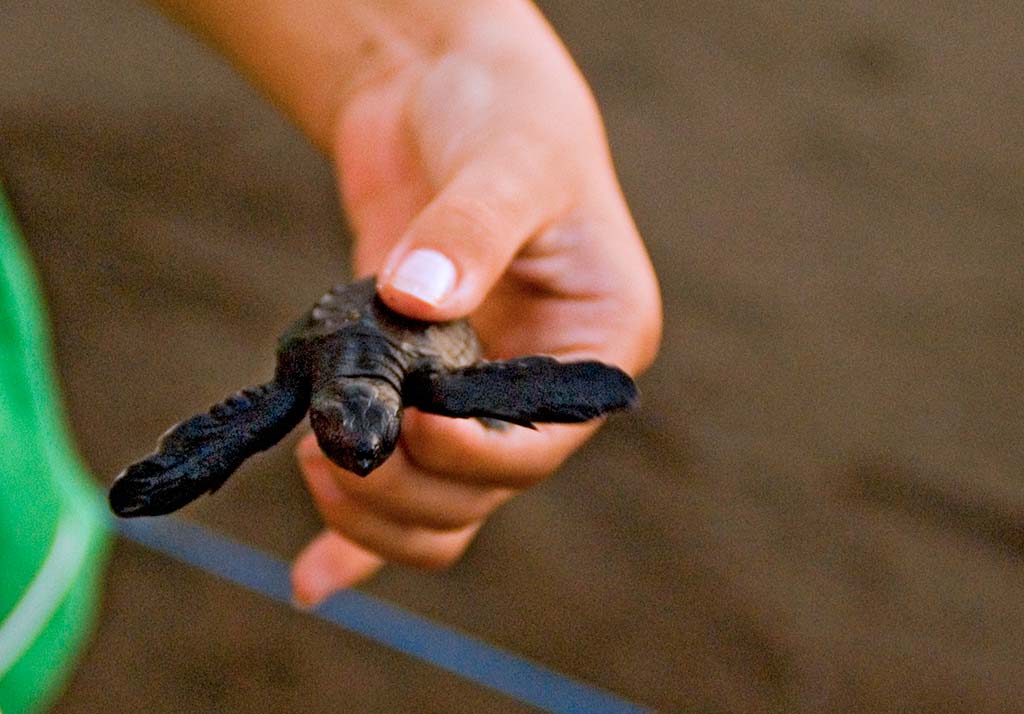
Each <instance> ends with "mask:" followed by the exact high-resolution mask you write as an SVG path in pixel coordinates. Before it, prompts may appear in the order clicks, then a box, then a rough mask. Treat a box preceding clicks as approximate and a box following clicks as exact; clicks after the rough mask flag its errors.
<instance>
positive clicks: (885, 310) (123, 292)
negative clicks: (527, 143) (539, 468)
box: [0, 0, 1024, 714]
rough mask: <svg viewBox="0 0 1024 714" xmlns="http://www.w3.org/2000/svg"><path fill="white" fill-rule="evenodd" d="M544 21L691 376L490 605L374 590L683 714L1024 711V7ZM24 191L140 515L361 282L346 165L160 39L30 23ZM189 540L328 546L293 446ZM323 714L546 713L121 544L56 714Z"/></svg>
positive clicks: (438, 579) (15, 110)
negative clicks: (320, 316) (228, 408)
mask: <svg viewBox="0 0 1024 714" xmlns="http://www.w3.org/2000/svg"><path fill="white" fill-rule="evenodd" d="M541 5H542V7H543V9H544V10H545V12H546V13H547V15H548V17H549V18H550V19H551V21H552V23H553V24H554V25H555V27H556V28H557V29H558V31H559V32H560V34H561V35H562V37H563V38H564V40H565V42H566V43H567V44H568V46H569V48H570V49H571V51H572V53H573V55H574V56H575V58H576V59H577V61H578V62H579V64H580V65H581V67H582V69H583V72H584V74H585V75H586V76H587V78H588V79H589V81H590V82H591V83H592V85H593V88H594V91H595V93H596V95H597V97H598V100H599V102H600V105H601V107H602V109H603V111H604V116H605V120H606V122H607V125H608V131H609V135H610V139H611V143H612V145H613V151H614V155H615V157H616V161H617V166H618V170H619V172H620V176H621V179H622V182H623V186H624V189H625V192H626V194H627V196H628V198H629V201H630V204H631V206H632V208H633V210H634V215H635V217H636V220H637V223H638V224H639V226H640V229H641V231H642V233H643V234H644V236H645V238H646V239H647V241H648V245H649V248H650V251H651V253H652V256H653V259H654V262H655V265H656V267H657V269H658V271H659V274H660V277H661V280H662V289H663V293H664V298H665V308H666V320H667V322H666V333H665V342H664V346H663V350H662V354H661V357H660V359H659V361H658V363H657V364H656V365H655V366H654V368H653V369H652V370H651V371H650V372H649V373H648V374H647V375H646V376H645V377H644V379H643V380H642V382H641V388H642V389H643V391H644V404H643V408H642V410H640V411H639V412H637V413H634V414H630V415H626V416H621V417H617V418H615V419H613V420H612V421H611V422H610V424H609V425H608V426H607V427H606V428H605V429H604V430H603V431H602V432H601V433H600V435H599V436H598V437H597V438H596V439H595V440H594V441H593V442H592V443H590V444H589V445H588V446H587V447H586V448H584V449H583V450H582V451H581V452H580V453H578V454H577V455H576V456H575V457H574V458H573V459H572V460H571V461H570V462H569V463H568V464H567V465H566V466H565V467H564V468H563V469H562V470H561V471H560V472H559V473H558V474H557V475H556V476H555V477H554V478H552V479H550V480H549V481H548V482H547V483H545V484H543V485H542V486H540V487H539V488H535V489H533V490H532V491H530V492H529V493H527V494H526V495H525V496H523V497H521V498H519V499H517V500H515V501H514V502H512V503H511V504H509V505H508V506H507V507H505V508H503V509H502V510H500V511H499V512H498V513H497V515H496V516H495V517H494V518H492V519H491V521H490V522H489V524H488V525H487V527H485V528H484V530H483V531H482V532H481V534H480V536H479V538H478V539H477V541H476V543H475V544H474V546H473V547H472V548H471V550H470V551H469V553H468V555H467V556H466V557H465V559H464V560H463V561H462V562H461V563H460V564H458V565H457V566H456V567H455V568H454V569H453V570H451V571H450V572H448V573H445V574H441V575H437V574H421V573H418V572H414V571H412V570H409V569H405V568H400V567H392V568H388V569H387V570H385V571H384V572H383V573H382V574H381V575H380V576H379V577H378V578H377V579H376V580H375V581H373V582H372V583H371V584H369V585H367V586H366V587H365V590H366V591H368V592H370V593H373V594H376V595H379V596H381V597H384V598H387V599H389V600H392V601H394V602H397V603H400V604H402V605H404V606H406V607H408V608H411V609H412V610H414V611H416V612H419V613H422V614H425V615H427V616H429V617H433V618H436V619H438V620H440V621H442V622H444V623H447V624H449V625H451V626H454V627H457V628H460V629H463V630H465V631H468V632H471V633H473V634H475V635H477V636H480V637H482V638H484V639H487V640H489V641H491V642H494V643H497V644H499V645H501V646H503V647H505V648H508V649H510V650H513V651H516V652H519V653H522V654H524V655H526V656H528V657H531V658H534V659H536V660H539V661H540V662H542V663H544V664H546V665H548V666H550V667H552V668H555V669H557V670H560V671H563V672H566V673H569V674H572V675H575V676H577V677H580V678H583V679H585V680H588V681H590V682H594V683H596V684H599V685H601V686H603V687H606V688H608V689H611V690H613V691H615V692H617V693H619V694H621V695H623V696H625V697H628V698H630V699H633V700H635V701H638V702H642V703H644V704H647V705H650V706H653V707H655V708H657V709H659V710H661V711H666V712H669V711H671V712H684V711H701V712H768V711H786V712H788V711H808V712H810V711H815V712H816V711H850V712H886V711H901V712H906V711H914V712H918V711H920V712H940V711H941V712H961V711H962V712H1008V711H1024V705H1022V704H1021V702H1022V701H1024V483H1022V467H1024V417H1022V414H1024V411H1022V407H1024V389H1022V386H1021V385H1022V384H1024V360H1022V359H1021V357H1022V354H1024V327H1022V326H1024V269H1022V266H1024V241H1022V232H1024V139H1022V137H1024V54H1022V53H1021V46H1022V41H1024V6H1022V5H1021V4H1020V3H1018V2H991V3H983V4H974V3H954V2H941V3H937V2H920V1H916V0H911V1H909V2H901V3H895V2H870V1H868V2H858V3H848V2H840V1H839V0H826V1H824V2H819V3H798V2H778V3H770V4H752V3H748V2H731V1H725V2H656V3H637V4H630V5H628V6H626V5H623V4H621V3H612V2H607V3H605V2H602V3H579V2H568V1H567V0H566V1H562V0H548V1H545V2H541ZM538 111H543V107H538ZM0 180H2V181H3V182H4V183H5V185H6V187H7V191H8V194H9V197H10V199H11V202H12V204H13V207H14V210H15V212H16V214H17V216H18V218H19V220H20V223H21V225H22V228H23V230H24V233H25V234H26V236H25V237H26V240H27V242H28V244H29V247H30V249H31V251H32V253H33V255H34V258H35V260H36V262H37V265H38V268H39V270H40V273H41V277H42V281H43V285H44V290H45V296H46V298H47V300H48V303H49V306H50V311H51V318H52V323H53V330H54V333H55V341H56V350H57V355H58V360H59V370H60V377H61V381H62V383H63V387H64V390H65V398H66V401H67V405H68V409H69V412H70V418H71V422H72V426H73V428H74V431H75V434H76V437H77V440H78V444H79V446H80V450H81V452H82V453H83V455H84V457H85V459H86V461H87V462H88V464H89V465H90V466H91V468H92V470H93V472H94V473H95V474H96V477H97V479H98V480H100V481H102V482H103V483H104V484H106V483H108V482H109V480H110V479H111V478H112V477H113V475H114V474H116V473H117V471H118V470H119V469H120V468H121V467H122V466H123V465H124V464H125V463H127V462H129V461H131V460H132V459H133V458H134V457H136V456H137V455H139V454H142V453H145V452H147V451H148V450H149V449H150V448H151V447H152V444H153V442H154V439H155V437H156V435H158V434H160V433H161V432H162V431H163V430H164V429H165V428H166V427H167V425H169V424H171V423H173V422H175V421H177V420H178V419H180V418H181V417H183V416H185V415H187V414H190V413H192V411H194V410H196V409H197V408H199V407H205V406H206V405H208V404H210V403H212V402H214V401H218V400H219V399H221V398H222V397H223V396H224V395H225V394H227V393H229V392H231V391H233V390H235V389H236V388H237V387H239V386H241V385H245V384H250V383H255V382H257V381H260V380H261V379H262V378H264V377H266V376H267V375H268V374H269V370H270V369H271V362H270V361H269V360H271V358H272V354H273V349H274V342H275V338H276V335H277V334H278V332H279V331H280V330H281V328H282V327H283V326H285V325H286V324H287V323H288V322H289V321H290V320H291V319H292V318H293V317H294V316H295V315H297V314H299V313H300V312H301V311H302V310H303V309H305V308H306V307H307V306H308V305H309V304H310V303H311V302H312V301H313V300H314V299H315V298H316V297H317V296H318V295H319V294H320V293H321V292H322V290H323V289H324V287H325V286H327V285H329V284H331V283H332V282H334V281H336V280H338V279H339V278H343V277H345V276H346V275H347V274H348V264H347V247H348V238H347V234H346V227H345V224H344V219H343V217H342V216H341V215H340V213H339V211H338V208H337V200H336V197H335V194H334V188H333V178H332V174H331V169H330V167H329V166H328V165H327V163H326V162H325V160H324V159H323V158H322V157H321V156H320V155H318V154H316V153H315V152H314V151H313V150H312V149H311V148H310V147H309V146H307V145H306V144H305V143H304V141H303V140H302V139H301V138H300V137H299V136H298V135H297V133H296V132H295V131H294V130H293V129H292V128H291V127H290V126H289V125H287V124H286V123H285V122H284V120H282V119H281V118H280V117H278V116H277V115H276V114H275V113H274V112H273V111H272V110H271V109H270V108H269V107H268V106H267V105H266V104H265V103H264V102H263V101H262V100H261V99H260V98H259V97H257V96H256V95H255V94H254V93H253V92H252V91H251V90H250V89H249V88H248V87H247V86H246V85H244V84H243V83H242V82H241V81H240V80H239V79H238V78H237V77H236V76H235V75H234V74H232V72H231V71H230V70H229V69H228V68H227V67H226V66H225V65H224V64H223V63H222V62H221V61H220V60H219V59H218V58H217V57H216V56H214V55H213V54H212V53H211V52H209V51H208V50H206V49H205V48H203V47H202V46H200V45H199V44H197V43H196V42H195V41H194V40H193V39H192V38H190V37H189V36H187V35H186V34H184V33H183V32H182V31H180V30H178V29H177V28H176V27H173V26H171V25H170V24H169V23H168V22H167V21H165V20H164V19H162V18H161V17H160V16H158V15H157V14H156V13H154V12H153V11H151V10H150V9H148V8H147V7H145V6H143V5H141V4H138V3H134V2H126V1H120V0H76V1H74V2H71V1H70V0H22V1H20V2H17V3H14V2H5V3H3V6H2V8H0ZM294 439H295V436H293V437H292V439H291V440H290V441H289V444H292V443H294ZM184 515H185V516H186V517H187V518H189V519H191V520H194V521H196V522H199V523H202V524H205V525H208V526H210V527H212V528H215V529H216V530H218V531H221V532H224V533H227V534H229V535H231V536H233V537H235V538H238V539H240V540H243V541H245V542H247V543H250V544H253V545H254V546H256V547H259V548H261V549H264V550H266V551H268V552H271V553H273V554H276V555H277V556H280V557H284V558H289V557H291V556H293V555H294V554H295V553H296V552H297V551H298V549H299V548H300V546H301V545H302V544H303V543H304V542H305V541H306V540H307V539H308V538H310V537H311V535H312V534H313V533H314V532H315V531H316V530H317V529H318V519H317V517H316V514H315V512H314V509H313V507H312V505H311V503H310V502H309V500H308V498H307V497H306V495H305V492H304V490H303V487H302V485H301V481H300V477H299V474H298V472H297V470H296V467H295V465H294V464H293V462H292V459H291V456H290V448H289V447H288V446H287V445H286V447H285V448H278V449H276V450H273V451H271V452H269V453H267V454H265V455H263V456H261V457H259V458H257V459H255V460H254V461H253V462H251V463H250V464H249V465H247V466H246V467H245V469H244V470H243V472H242V473H241V474H240V475H239V476H237V477H236V478H234V479H232V480H231V481H229V482H228V484H227V485H226V486H225V487H224V489H222V491H221V492H220V493H219V494H218V495H217V496H216V497H213V498H205V499H201V500H200V501H197V502H196V503H195V504H194V505H193V506H191V507H189V509H187V510H186V511H185V512H184ZM299 710H301V711H304V712H329V711H330V712H334V711H358V712H424V711H444V712H492V711H493V712H512V711H520V710H524V711H525V708H521V707H520V705H517V704H516V703H515V702H513V701H512V700H510V699H506V698H504V697H502V696H500V695H497V694H494V693H492V692H490V691H488V690H485V689H483V688H481V687H478V686H476V685H473V684H470V683H467V682H464V681H462V680H460V679H457V678H455V677H453V676H451V675H448V674H446V673H444V672H442V671H440V670H437V669H434V668H432V667H430V666H428V665H425V664H420V663H417V662H415V661H413V660H411V659H408V658H406V657H403V656H401V655H398V654H395V653H393V652H392V651H390V650H387V649H384V648H383V647H381V646H378V645H376V644H373V643H371V642H369V641H367V640H364V639H361V638H359V637H357V636H354V635H350V634H347V633H345V632H341V631H338V630H335V629H332V628H330V627H327V626H325V625H323V624H321V623H318V622H316V621H314V620H312V619H310V618H308V617H305V616H303V615H301V614H299V613H297V612H293V611H291V610H289V609H288V608H285V607H281V606H278V605H275V604H273V603H270V602H267V601H265V600H263V599H261V598H260V597H258V596H256V595H252V594H250V593H248V592H245V591H242V590H240V589H238V588H236V587H234V586H231V585H228V584H225V583H223V582H221V581H218V580H216V579H213V578H211V577H209V576H208V575H206V574H204V573H202V572H199V571H196V570H193V569H190V568H188V567H185V566H183V565H180V564H178V563H175V562H173V561H170V560H168V559H166V558H164V557H162V556H159V555H156V554H154V553H152V552H149V551H146V550H144V549H142V548H140V547H138V546H135V545H131V544H128V543H124V542H119V543H118V544H117V545H116V547H115V551H114V555H113V559H112V563H111V566H110V569H109V574H108V579H107V584H106V590H105V600H104V605H103V610H102V613H101V620H100V624H99V629H98V631H97V634H96V636H95V637H94V639H93V641H92V644H91V646H90V647H89V649H88V651H87V652H86V655H85V657H84V660H83V661H82V663H81V666H80V667H79V669H78V670H77V672H76V674H75V676H74V677H73V679H72V681H71V685H70V687H69V688H68V690H67V691H66V693H65V695H64V696H63V698H62V699H61V700H60V702H59V703H58V705H57V707H56V709H55V711H56V712H60V713H61V714H65V713H66V714H71V713H73V712H74V713H77V712H154V713H156V712H181V711H220V712H249V711H299Z"/></svg>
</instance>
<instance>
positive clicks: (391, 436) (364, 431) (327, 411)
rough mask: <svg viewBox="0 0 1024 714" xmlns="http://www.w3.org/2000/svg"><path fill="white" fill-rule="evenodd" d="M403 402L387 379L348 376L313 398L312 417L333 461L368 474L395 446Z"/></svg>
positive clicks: (318, 440) (364, 474)
mask: <svg viewBox="0 0 1024 714" xmlns="http://www.w3.org/2000/svg"><path fill="white" fill-rule="evenodd" d="M399 403H400V402H399V397H398V394H397V392H396V391H395V389H394V388H393V387H392V386H391V385H390V384H387V383H386V382H383V381H381V380H376V379H345V380H341V381H340V382H339V384H338V387H337V388H336V389H331V390H329V391H328V392H326V393H323V392H322V393H320V394H318V395H317V396H316V397H315V398H314V399H313V402H312V404H310V409H309V421H310V423H311V424H312V426H313V431H314V432H315V433H316V438H317V442H318V443H319V444H320V448H321V449H323V451H324V453H325V454H327V457H328V458H329V459H330V460H331V461H333V462H334V463H336V464H338V466H340V467H342V468H343V469H345V470H347V471H351V472H353V473H356V474H358V475H360V476H366V475H367V474H368V473H370V472H371V471H373V470H374V469H375V468H377V467H378V466H380V465H381V464H382V463H384V461H385V459H387V458H388V456H390V455H391V452H392V451H394V450H395V445H396V444H397V443H398V427H399V423H400V415H399Z"/></svg>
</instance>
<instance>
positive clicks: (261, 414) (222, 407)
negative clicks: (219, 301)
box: [109, 381, 309, 518]
mask: <svg viewBox="0 0 1024 714" xmlns="http://www.w3.org/2000/svg"><path fill="white" fill-rule="evenodd" d="M308 406H309V394H308V389H307V388H306V387H304V386H303V385H301V384H291V383H281V382H277V381H275V382H270V383H268V384H262V385H260V386H258V387H249V388H247V389H243V390H242V391H240V392H238V393H237V394H234V395H232V396H230V397H228V398H227V399H226V400H224V401H223V402H221V403H220V404H217V405H215V406H213V407H211V408H210V411H209V412H207V413H205V414H197V415H195V416H193V417H191V418H190V419H187V420H186V421H183V422H181V423H180V424H178V425H176V426H174V427H173V428H171V430H170V431H168V432H167V433H166V434H165V435H164V436H163V437H161V439H160V443H159V445H158V446H157V450H156V452H155V453H152V454H150V455H149V456H147V457H146V458H144V459H143V460H142V461H139V462H137V463H135V464H132V465H131V466H129V467H128V468H127V469H125V470H124V471H123V472H121V474H120V475H119V476H118V477H117V479H115V481H114V484H113V485H112V486H111V487H110V494H109V497H110V507H111V508H112V509H113V511H114V513H116V514H117V515H119V516H121V517H124V518H130V517H134V516H158V515H162V514H165V513H170V512H172V511H176V510H178V509H179V508H181V507H182V506H184V505H186V504H188V503H191V502H192V501H194V500H195V499H196V498H198V497H199V496H201V495H203V494H204V493H207V492H209V493H213V492H214V491H216V490H217V489H218V488H220V486H221V485H222V484H223V483H224V482H225V481H226V480H227V479H228V477H229V476H230V475H231V474H232V473H234V471H235V469H237V468H238V467H239V466H240V465H241V464H242V462H243V461H245V460H246V459H247V458H249V457H250V456H252V455H253V454H255V453H256V452H258V451H263V450H265V449H269V448H270V447H271V446H273V445H274V444H276V443H277V442H278V441H280V440H281V439H282V438H284V436H285V435H286V434H287V433H288V432H289V431H291V430H292V429H294V428H295V426H296V425H298V423H299V422H300V421H302V417H303V416H304V415H305V413H306V409H307V408H308Z"/></svg>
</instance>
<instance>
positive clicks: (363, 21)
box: [155, 0, 539, 152]
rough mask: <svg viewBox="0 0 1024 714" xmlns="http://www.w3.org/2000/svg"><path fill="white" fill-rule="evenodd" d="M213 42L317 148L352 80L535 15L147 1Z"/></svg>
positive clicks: (501, 9)
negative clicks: (154, 3)
mask: <svg viewBox="0 0 1024 714" xmlns="http://www.w3.org/2000/svg"><path fill="white" fill-rule="evenodd" d="M155 2H156V4H157V5H158V6H159V7H160V8H161V9H162V10H163V11H164V12H165V13H167V14H168V15H169V16H170V17H172V18H173V19H175V20H177V21H178V22H180V23H181V24H183V25H185V26H186V27H188V28H189V29H191V30H192V31H193V32H195V33H196V34H197V35H199V36H200V37H202V38H203V39H205V40H206V41H207V42H208V43H209V44H211V45H212V46H213V47H215V48H216V49H217V50H218V51H220V52H221V53H222V54H223V55H225V56H226V57H227V58H228V60H229V61H230V62H231V63H232V64H233V65H234V66H235V67H236V68H237V69H238V70H239V71H240V72H242V74H244V75H245V76H246V77H248V78H249V79H250V80H251V81H252V82H253V83H254V84H255V85H256V86H258V87H259V88H260V89H261V90H262V91H263V92H264V93H265V94H266V95H267V96H268V97H269V98H270V100H271V101H272V102H274V103H275V104H276V105H277V106H278V107H279V108H280V109H281V110H283V111H284V112H285V113H286V114H288V115H289V116H290V117H291V118H292V120H293V121H294V122H295V123H296V124H297V125H298V126H299V128H300V129H301V130H302V131H303V132H304V133H305V134H306V135H307V136H308V137H309V138H310V139H311V140H312V142H313V143H314V144H315V145H317V146H318V147H319V148H320V149H321V150H323V151H325V152H330V150H331V148H332V143H333V137H334V128H335V124H336V122H337V117H338V115H339V113H340V112H341V111H342V109H343V107H344V105H345V103H346V101H347V100H348V99H349V98H350V97H351V96H353V95H354V94H355V93H356V92H357V91H358V90H359V88H360V87H363V86H365V85H367V84H369V83H373V82H375V81H381V80H382V79H383V78H385V77H388V76H390V75H394V74H396V73H398V72H400V71H402V70H403V69H405V68H408V67H410V66H414V65H415V64H417V63H423V64H425V63H428V62H430V61H431V60H432V59H434V58H435V57H437V56H439V55H441V54H444V53H446V52H450V51H453V50H458V49H460V48H462V47H466V46H469V45H480V44H485V43H486V42H487V41H488V39H493V38H488V37H487V35H489V34H490V33H489V32H488V31H487V28H491V27H496V28H498V29H501V30H503V32H504V33H506V36H512V37H514V36H515V35H516V34H517V33H516V32H515V31H514V30H510V29H509V24H508V23H516V24H518V23H520V22H523V21H526V22H529V21H531V20H533V21H536V20H537V19H538V18H539V13H537V11H536V9H535V8H534V7H533V5H532V4H531V3H530V2H529V1H528V0H459V1H458V2H452V3H438V2H436V1H433V0H422V1H415V0H414V1H412V2H403V3H380V2H370V3H365V4H364V3H362V2H356V1H355V0H309V1H301V0H155Z"/></svg>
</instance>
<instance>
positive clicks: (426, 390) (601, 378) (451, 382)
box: [402, 357, 637, 427]
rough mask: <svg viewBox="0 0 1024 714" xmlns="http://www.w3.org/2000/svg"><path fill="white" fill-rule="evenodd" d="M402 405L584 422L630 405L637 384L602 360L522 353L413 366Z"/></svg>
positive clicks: (525, 422)
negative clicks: (452, 365)
mask: <svg viewBox="0 0 1024 714" xmlns="http://www.w3.org/2000/svg"><path fill="white" fill-rule="evenodd" d="M402 400H403V402H404V403H405V405H406V406H410V407H416V408H417V409H419V410H421V411H425V412H431V413H433V414H441V415H444V416H451V417H477V418H485V419H487V418H489V419H499V420H501V421H507V422H511V423H513V424H519V425H520V426H527V427H529V426H532V424H533V422H559V423H574V422H584V421H589V420H591V419H594V418H596V417H599V416H601V415H602V414H607V413H608V412H611V411H616V410H619V409H627V408H629V407H631V406H633V405H634V404H635V403H636V400H637V390H636V385H635V384H634V383H633V380H632V379H630V377H629V375H627V374H626V373H625V372H623V371H622V370H620V369H617V368H615V367H611V366H609V365H606V364H603V363H601V362H559V361H558V360H556V359H553V358H551V357H521V358H518V359H511V360H506V361H503V362H481V363H479V364H475V365H472V366H469V367H463V368H460V369H454V370H443V369H437V368H436V366H435V365H431V366H429V367H424V368H421V369H418V370H415V371H413V372H412V373H411V374H409V376H408V377H406V380H405V384H404V385H403V390H402Z"/></svg>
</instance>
